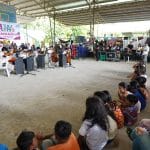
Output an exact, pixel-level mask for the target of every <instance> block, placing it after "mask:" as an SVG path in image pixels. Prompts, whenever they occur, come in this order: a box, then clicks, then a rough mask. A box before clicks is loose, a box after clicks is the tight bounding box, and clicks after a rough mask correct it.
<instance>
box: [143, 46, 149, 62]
mask: <svg viewBox="0 0 150 150" xmlns="http://www.w3.org/2000/svg"><path fill="white" fill-rule="evenodd" d="M148 53H149V46H148V44H146V45H145V47H144V51H143V54H142V55H143V58H144V63H147V56H148Z"/></svg>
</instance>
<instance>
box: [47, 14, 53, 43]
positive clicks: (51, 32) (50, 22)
mask: <svg viewBox="0 0 150 150" xmlns="http://www.w3.org/2000/svg"><path fill="white" fill-rule="evenodd" d="M48 18H49V27H50V34H51V41H52V45H53V44H54V41H53V29H52V21H51V17H50V15H49V17H48Z"/></svg>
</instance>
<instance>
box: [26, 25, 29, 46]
mask: <svg viewBox="0 0 150 150" xmlns="http://www.w3.org/2000/svg"><path fill="white" fill-rule="evenodd" d="M25 30H26V38H27V39H26V40H27V43H29V38H28V25H27V24H26V25H25Z"/></svg>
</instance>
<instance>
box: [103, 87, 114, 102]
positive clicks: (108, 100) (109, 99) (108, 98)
mask: <svg viewBox="0 0 150 150" xmlns="http://www.w3.org/2000/svg"><path fill="white" fill-rule="evenodd" d="M102 92H104V93H105V94H106V97H107V99H106V100H107V102H110V101H112V97H111V95H110V93H109V91H107V90H104V91H102Z"/></svg>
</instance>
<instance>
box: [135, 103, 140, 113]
mask: <svg viewBox="0 0 150 150" xmlns="http://www.w3.org/2000/svg"><path fill="white" fill-rule="evenodd" d="M135 106H136V107H137V108H138V111H137V112H138V113H140V112H141V102H140V101H139V100H138V102H137V103H136V104H135Z"/></svg>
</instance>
